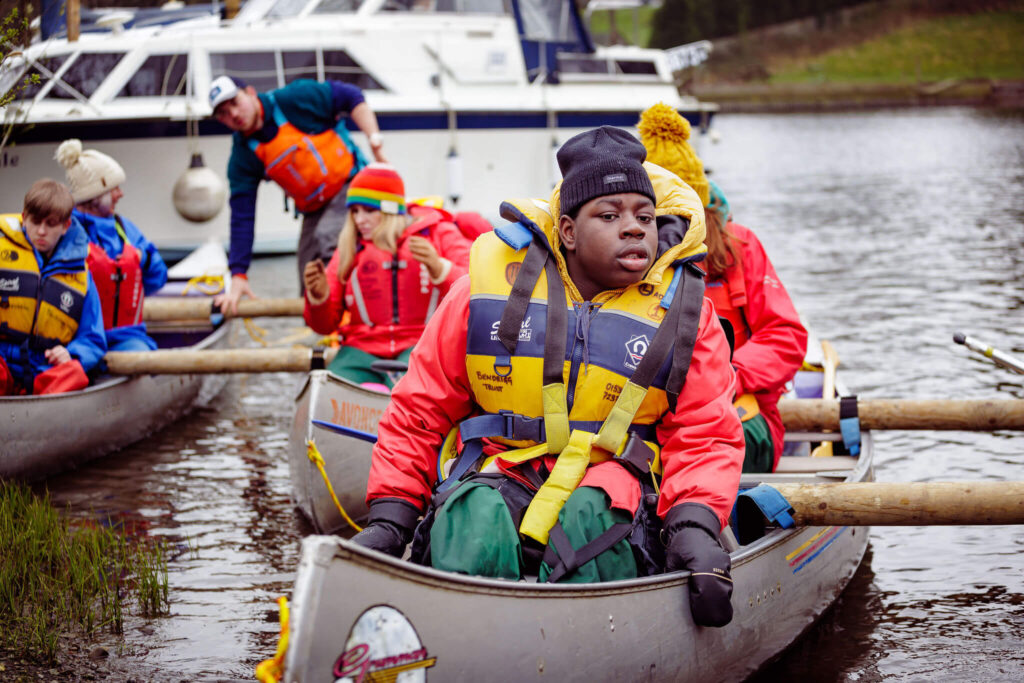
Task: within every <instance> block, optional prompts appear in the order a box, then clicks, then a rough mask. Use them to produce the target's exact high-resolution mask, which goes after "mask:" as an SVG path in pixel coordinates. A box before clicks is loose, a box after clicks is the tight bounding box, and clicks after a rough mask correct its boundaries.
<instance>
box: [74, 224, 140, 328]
mask: <svg viewBox="0 0 1024 683" xmlns="http://www.w3.org/2000/svg"><path fill="white" fill-rule="evenodd" d="M114 226H115V227H116V228H117V234H118V235H120V237H121V241H122V242H124V248H123V249H121V254H120V255H119V256H118V257H117V258H116V259H113V258H111V257H110V255H109V254H107V252H106V251H105V250H104V249H103V247H101V246H100V245H98V244H96V243H95V242H90V243H89V256H88V258H87V259H86V264H88V266H89V272H90V273H91V274H92V280H93V282H95V283H96V291H97V293H98V294H99V296H100V305H101V306H102V308H103V329H105V330H110V329H113V328H115V327H123V326H126V325H138V324H139V323H141V322H142V302H143V299H144V294H143V289H142V254H141V253H140V252H139V250H138V248H137V247H136V246H135V245H133V244H132V243H131V242H129V241H128V237H127V235H125V233H124V230H123V229H122V228H121V223H120V221H118V220H117V219H116V218H115V219H114Z"/></svg>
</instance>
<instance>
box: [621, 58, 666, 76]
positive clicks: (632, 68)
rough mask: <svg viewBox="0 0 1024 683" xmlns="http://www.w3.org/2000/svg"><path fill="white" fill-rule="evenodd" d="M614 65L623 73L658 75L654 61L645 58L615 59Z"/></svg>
mask: <svg viewBox="0 0 1024 683" xmlns="http://www.w3.org/2000/svg"><path fill="white" fill-rule="evenodd" d="M615 66H617V67H618V69H619V71H620V72H621V73H624V74H639V75H643V76H657V75H658V67H656V66H655V65H654V62H652V61H649V60H646V59H616V60H615Z"/></svg>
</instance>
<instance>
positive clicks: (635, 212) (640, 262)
mask: <svg viewBox="0 0 1024 683" xmlns="http://www.w3.org/2000/svg"><path fill="white" fill-rule="evenodd" d="M644 157H645V152H644V149H643V146H642V145H641V144H640V143H639V141H637V140H636V138H634V137H633V136H632V135H630V134H629V133H626V132H625V131H622V130H621V129H618V128H613V127H608V126H605V127H602V128H599V129H595V130H591V131H587V132H584V133H581V134H579V135H577V136H576V137H574V138H572V139H570V140H569V141H568V142H566V143H565V144H564V145H563V146H562V148H561V149H560V150H559V151H558V162H559V166H560V168H561V170H562V174H563V180H562V182H561V184H560V185H559V187H557V188H556V189H555V191H554V194H553V195H552V198H551V201H550V203H545V202H543V201H541V200H514V201H509V202H506V203H504V204H503V205H502V216H503V217H504V218H506V219H507V220H509V221H511V222H510V223H509V224H507V225H503V226H499V227H497V228H495V230H494V231H493V232H492V233H488V234H485V235H482V236H481V237H479V238H478V239H477V240H476V241H475V242H474V243H473V251H472V255H471V259H470V266H469V277H467V278H463V279H462V280H460V281H459V282H457V283H456V284H455V285H454V286H453V287H452V290H451V291H450V292H449V294H448V296H447V298H446V299H445V301H444V302H443V303H442V304H441V306H440V307H439V308H438V311H437V314H436V315H435V316H434V318H433V319H431V321H430V323H429V324H428V325H427V329H426V331H425V332H424V335H423V339H422V340H421V342H420V343H419V344H418V345H417V346H416V349H415V350H414V351H413V353H412V357H411V359H410V365H409V371H408V372H407V373H406V375H405V376H404V377H403V378H402V380H401V381H399V382H398V384H397V386H396V387H395V390H394V392H393V393H392V398H391V402H390V404H389V406H388V408H387V409H386V410H385V412H384V415H383V417H382V419H381V421H380V424H379V427H378V439H379V440H378V441H377V444H376V446H375V448H374V451H373V460H372V465H371V470H370V477H369V481H368V486H367V501H368V502H369V505H370V522H369V524H368V526H367V527H366V528H365V529H364V530H363V531H361V532H360V533H359V534H357V535H356V536H355V537H354V539H353V540H354V542H356V543H358V544H360V545H363V546H365V547H368V548H371V549H374V550H378V551H381V552H385V553H389V554H391V555H393V556H396V557H397V556H400V555H401V554H402V552H403V550H404V548H405V546H406V545H407V544H408V543H409V541H410V540H411V539H412V541H413V547H412V558H413V559H414V560H415V561H419V562H423V563H428V564H430V565H432V566H433V567H435V568H439V569H444V570H448V571H456V572H461V573H466V574H474V575H484V576H492V577H501V578H509V579H520V578H523V577H525V576H532V575H537V576H538V577H539V580H541V581H568V582H592V581H608V580H613V579H624V578H629V577H635V576H638V575H646V574H652V573H656V572H659V571H663V570H665V569H668V570H679V569H688V570H690V571H691V575H690V579H689V581H690V592H689V601H690V608H691V614H692V615H693V618H694V620H695V622H696V623H698V624H701V625H707V626H721V625H724V624H725V623H728V621H729V620H730V619H731V618H732V607H731V604H730V597H731V593H732V582H731V579H730V576H729V568H730V565H729V555H728V554H727V553H726V552H725V551H724V550H723V549H722V547H721V545H720V544H719V540H718V537H719V534H720V533H721V531H722V529H723V527H724V526H725V524H726V523H727V521H728V518H729V514H730V511H731V510H732V506H733V503H734V502H735V499H736V495H737V493H738V486H739V476H740V467H741V463H742V460H743V434H742V428H741V426H740V422H739V419H738V417H737V414H736V411H735V410H734V409H733V407H732V400H733V389H734V385H735V373H734V371H733V369H732V367H731V366H730V364H729V346H728V341H727V340H726V337H725V334H724V332H723V330H722V327H721V325H720V324H719V322H718V319H717V318H716V317H715V316H714V314H713V310H712V308H711V306H710V304H709V303H708V302H707V301H706V300H705V299H704V298H703V289H704V288H703V279H702V275H701V272H700V271H699V269H697V268H695V267H694V266H693V265H692V264H693V262H695V261H698V260H699V259H700V258H701V257H702V256H703V253H704V251H705V249H704V247H703V244H702V241H703V236H704V219H703V208H702V206H701V204H700V200H699V198H698V197H697V195H696V194H695V193H694V192H693V191H692V190H691V189H690V188H688V187H686V185H685V184H684V183H682V181H680V180H679V178H677V177H676V176H674V175H672V174H670V173H668V172H667V171H665V170H664V169H660V168H658V167H656V166H653V165H650V164H646V165H645V164H643V161H644ZM649 174H650V175H649ZM656 213H657V214H659V215H658V219H657V221H656ZM662 219H665V221H664V222H665V224H666V226H667V227H666V232H672V233H673V234H674V235H676V236H677V237H678V238H679V239H674V240H665V241H664V242H665V243H664V244H660V243H659V241H660V240H659V237H660V233H661V231H662V228H661V224H662V223H663V221H662ZM686 224H688V225H689V230H687V231H685V234H684V231H683V230H681V229H679V228H680V226H682V225H686ZM542 276H543V277H542ZM684 380H685V381H684ZM460 444H461V448H458V446H459V445H460ZM439 451H440V454H439ZM656 490H657V491H659V492H660V495H659V493H656ZM423 514H425V516H424V519H423V521H422V522H421V523H419V524H418V525H417V519H418V518H419V516H420V515H423ZM662 520H663V521H662ZM414 529H415V534H414ZM414 535H415V538H413V536H414ZM660 539H665V545H663V544H662V541H661V540H660Z"/></svg>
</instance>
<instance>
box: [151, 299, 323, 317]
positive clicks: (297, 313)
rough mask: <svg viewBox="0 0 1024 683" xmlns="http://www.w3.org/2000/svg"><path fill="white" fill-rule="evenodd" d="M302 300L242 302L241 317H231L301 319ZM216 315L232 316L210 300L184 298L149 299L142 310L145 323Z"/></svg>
mask: <svg viewBox="0 0 1024 683" xmlns="http://www.w3.org/2000/svg"><path fill="white" fill-rule="evenodd" d="M302 309H303V301H302V299H298V298H292V299H242V300H241V301H239V302H238V314H237V315H235V316H232V317H238V318H256V317H271V316H274V317H296V318H301V317H302ZM214 313H220V314H222V315H225V316H231V315H232V314H231V313H228V312H227V311H221V310H220V308H218V307H216V306H214V305H213V302H212V300H211V299H207V298H198V297H197V298H189V297H181V298H178V299H166V298H159V297H158V298H147V299H146V305H145V307H144V309H143V320H144V321H146V322H157V321H165V320H200V319H205V318H209V317H210V315H212V314H214Z"/></svg>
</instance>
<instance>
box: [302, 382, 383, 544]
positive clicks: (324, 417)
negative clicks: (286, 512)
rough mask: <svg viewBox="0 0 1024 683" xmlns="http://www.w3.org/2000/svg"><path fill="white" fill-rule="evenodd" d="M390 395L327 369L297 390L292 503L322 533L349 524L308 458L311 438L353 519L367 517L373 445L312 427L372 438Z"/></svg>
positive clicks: (336, 491)
mask: <svg viewBox="0 0 1024 683" xmlns="http://www.w3.org/2000/svg"><path fill="white" fill-rule="evenodd" d="M389 399H390V395H389V394H386V393H383V392H380V391H374V390H373V389H367V388H365V387H362V386H360V385H358V384H356V383H354V382H350V381H349V380H347V379H344V378H342V377H339V376H337V375H335V374H332V373H330V372H328V371H327V370H313V371H312V372H310V373H309V375H308V376H307V377H306V381H305V382H304V383H303V385H302V387H301V388H300V389H299V393H298V395H297V396H296V399H295V413H294V416H293V418H292V426H291V430H290V434H289V439H288V469H289V474H290V478H291V495H292V501H293V502H294V503H295V505H296V506H297V507H298V508H299V510H300V511H301V512H302V514H303V515H305V517H306V518H307V519H308V520H309V522H310V523H311V524H312V525H313V528H314V529H316V530H317V531H318V532H320V533H324V534H330V533H335V532H338V531H341V530H342V529H344V528H347V526H348V524H347V523H346V522H345V520H344V518H343V517H342V516H341V514H340V513H339V512H338V508H337V507H336V506H335V504H334V501H333V500H332V499H331V496H330V493H329V491H328V489H327V485H326V484H325V483H324V478H323V475H321V474H320V470H319V469H318V468H317V467H316V465H314V464H313V463H312V462H311V461H310V459H309V457H308V455H307V446H306V442H307V441H308V440H310V439H312V440H313V441H314V442H315V443H316V445H317V448H318V449H319V451H320V452H321V453H322V454H323V456H324V470H325V471H326V472H327V477H328V480H329V481H330V482H331V486H332V488H333V489H334V493H335V494H336V495H337V496H338V500H339V502H340V503H341V505H342V507H343V508H344V509H345V511H346V512H347V513H348V515H349V516H350V517H352V518H353V519H354V520H357V521H358V520H361V519H364V518H365V517H366V515H367V514H368V513H369V509H368V508H367V506H366V481H367V479H368V478H369V476H370V453H371V451H372V450H373V444H372V443H369V442H367V441H363V440H361V439H357V438H353V437H350V436H345V435H342V434H339V433H337V432H334V431H331V430H330V429H324V428H322V427H318V426H317V425H316V424H314V422H313V421H314V420H317V421H323V422H328V423H331V424H336V425H341V426H343V427H348V428H351V429H356V430H359V431H362V432H367V433H371V434H376V433H377V423H378V422H380V418H381V415H383V414H384V409H385V408H386V407H387V405H388V400H389Z"/></svg>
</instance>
